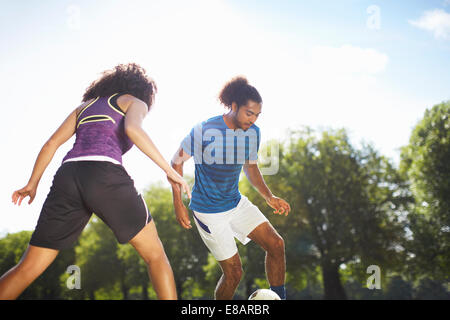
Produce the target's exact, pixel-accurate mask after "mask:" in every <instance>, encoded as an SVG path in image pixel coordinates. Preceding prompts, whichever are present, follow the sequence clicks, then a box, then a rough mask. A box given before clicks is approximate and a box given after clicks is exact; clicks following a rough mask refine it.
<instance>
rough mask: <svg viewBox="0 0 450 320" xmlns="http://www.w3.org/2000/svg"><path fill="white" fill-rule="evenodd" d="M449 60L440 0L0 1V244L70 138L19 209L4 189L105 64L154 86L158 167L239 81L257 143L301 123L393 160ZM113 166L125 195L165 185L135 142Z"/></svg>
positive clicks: (26, 213)
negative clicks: (338, 133) (139, 72)
mask: <svg viewBox="0 0 450 320" xmlns="http://www.w3.org/2000/svg"><path fill="white" fill-rule="evenodd" d="M449 58H450V0H426V1H425V0H424V1H416V0H408V1H406V0H405V1H392V0H390V1H376V0H373V1H364V0H341V1H335V0H322V1H312V0H311V1H284V0H281V1H269V0H262V1H261V0H258V1H256V0H251V1H238V0H231V1H225V0H192V1H181V0H180V1H162V0H161V1H159V0H158V1H138V0H131V1H125V0H120V1H117V0H116V1H114V0H98V1H77V0H72V1H56V0H55V1H52V0H47V1H37V0H26V1H25V0H24V1H0V61H1V63H0V73H1V75H2V77H0V93H1V97H2V102H3V103H2V105H3V110H4V111H3V122H2V125H1V126H0V134H1V135H2V136H3V139H1V142H0V143H1V150H2V157H1V160H0V161H1V165H0V173H1V177H2V182H1V185H0V236H2V235H5V234H6V233H8V232H10V233H11V232H17V231H21V230H33V229H34V227H35V225H36V223H37V220H38V218H39V213H40V210H41V208H42V204H43V202H44V200H45V198H46V195H47V193H48V191H49V189H50V186H51V182H52V179H53V175H54V174H55V172H56V170H57V169H58V167H59V165H60V164H61V160H62V158H63V157H64V156H65V154H66V153H67V152H68V151H69V150H70V148H71V147H72V145H73V142H74V138H72V139H70V140H69V141H68V142H67V143H66V144H64V145H63V146H61V147H60V149H59V150H58V151H57V153H56V154H55V156H54V158H53V160H52V162H51V163H50V164H49V166H48V167H47V170H46V171H45V172H44V175H43V177H42V179H41V182H40V185H39V187H38V193H37V196H36V198H35V200H34V202H33V203H32V204H31V205H28V203H27V202H26V201H24V202H22V205H21V206H20V207H18V206H14V205H13V203H12V201H11V195H12V193H13V191H14V190H17V189H20V188H22V187H24V186H25V185H26V183H27V181H28V179H29V177H30V174H31V172H32V169H33V165H34V162H35V160H36V157H37V155H38V153H39V151H40V149H41V147H42V145H43V144H44V143H45V141H47V139H48V138H49V137H50V136H51V134H52V133H53V132H54V131H55V130H56V129H57V128H58V126H59V125H60V124H61V122H62V121H63V120H64V119H65V118H66V117H67V116H68V115H69V114H70V113H71V112H72V111H73V109H74V108H75V107H77V106H78V105H79V104H80V103H81V97H82V95H83V93H84V91H85V89H86V88H87V87H88V86H89V84H90V83H91V82H92V81H93V80H95V79H97V78H98V77H99V76H100V74H101V72H102V71H104V70H107V69H111V68H113V67H114V66H115V65H117V64H119V63H128V62H136V63H138V64H140V65H141V66H143V67H144V68H145V69H146V70H147V73H148V74H149V75H150V76H151V77H152V78H154V79H155V81H156V83H157V85H158V94H157V96H156V102H155V105H154V107H153V108H152V110H151V112H150V113H149V114H148V115H147V117H146V118H145V120H144V129H145V130H146V132H147V133H148V134H149V136H150V137H151V138H152V140H153V141H154V142H155V144H156V145H157V146H158V148H159V150H160V151H161V153H162V154H163V156H164V157H165V158H166V159H167V160H170V159H171V158H172V156H173V153H174V152H175V151H176V149H177V147H178V146H179V143H180V142H181V140H182V139H183V137H184V136H185V135H187V134H188V133H189V131H190V129H191V128H192V127H193V126H194V125H195V124H196V123H198V122H200V121H203V120H206V119H208V118H210V117H212V116H215V115H219V114H222V113H224V112H225V111H226V110H225V109H224V108H223V107H222V106H221V105H220V104H219V102H218V100H217V95H218V92H219V91H220V89H221V87H222V86H223V85H224V84H225V83H226V82H227V81H228V80H229V79H231V78H232V77H234V76H236V75H244V76H246V77H247V79H248V80H249V82H250V83H251V84H252V85H254V86H255V87H256V88H257V89H258V91H259V92H260V94H261V96H262V98H263V109H262V114H261V116H260V118H259V119H258V121H257V123H256V124H257V125H258V126H259V127H260V128H261V135H262V142H263V143H264V141H267V140H269V139H277V140H279V141H283V140H285V139H287V138H288V137H289V136H288V129H299V128H301V127H302V126H310V127H312V128H314V129H317V130H321V129H339V128H346V129H347V131H348V133H349V136H350V138H351V141H352V143H353V144H354V145H355V146H356V147H358V146H359V145H360V144H361V143H362V142H365V143H371V144H373V145H374V147H375V148H376V149H377V150H378V151H379V152H380V153H381V154H383V155H385V156H386V157H389V158H390V159H391V160H392V162H393V163H394V164H398V162H399V160H400V152H399V148H400V147H401V146H404V145H406V144H407V143H408V141H409V136H410V134H411V130H412V129H413V127H414V126H415V124H416V123H417V122H418V121H419V120H420V119H421V118H422V117H423V114H424V112H425V110H426V109H427V108H431V107H432V106H433V105H435V104H438V103H441V102H442V101H446V100H449V99H450V90H449V84H450V72H448V70H450V59H449ZM123 164H124V167H125V168H126V170H127V171H128V173H129V174H130V175H131V177H132V178H133V180H134V182H135V186H136V188H137V189H138V190H139V191H144V190H145V188H146V187H148V186H149V184H151V183H155V182H158V181H162V183H163V184H166V182H165V175H164V173H163V172H162V171H161V170H160V169H159V168H158V167H156V165H155V164H153V163H152V161H151V160H150V159H148V158H146V156H145V155H144V154H142V153H141V152H140V151H139V150H138V149H137V148H136V147H133V149H131V150H130V151H129V152H128V153H127V154H125V155H124V158H123ZM193 169H194V165H193V162H192V161H190V162H188V163H187V164H186V169H185V172H187V173H188V174H192V173H193ZM152 214H153V215H155V217H157V213H152Z"/></svg>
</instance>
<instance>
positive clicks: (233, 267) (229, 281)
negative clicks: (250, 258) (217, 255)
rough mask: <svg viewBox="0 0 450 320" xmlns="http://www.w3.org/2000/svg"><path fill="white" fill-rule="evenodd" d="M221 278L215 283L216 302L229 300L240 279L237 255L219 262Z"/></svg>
mask: <svg viewBox="0 0 450 320" xmlns="http://www.w3.org/2000/svg"><path fill="white" fill-rule="evenodd" d="M219 264H220V267H221V268H222V272H223V274H222V277H220V280H219V282H218V283H217V287H216V291H215V292H214V298H215V299H216V300H231V299H233V296H234V292H235V291H236V288H237V287H238V285H239V282H240V281H241V278H242V273H243V272H242V264H241V259H240V257H239V253H236V254H235V255H234V256H232V257H231V258H229V259H226V260H222V261H219Z"/></svg>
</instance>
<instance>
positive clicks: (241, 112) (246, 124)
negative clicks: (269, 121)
mask: <svg viewBox="0 0 450 320" xmlns="http://www.w3.org/2000/svg"><path fill="white" fill-rule="evenodd" d="M261 108H262V106H261V103H257V102H255V101H253V100H248V102H247V104H246V105H244V106H241V107H240V108H239V109H238V110H237V112H235V117H234V122H235V125H236V126H237V127H238V128H240V129H242V130H244V131H245V130H248V128H250V127H251V125H252V124H254V123H255V122H256V120H257V119H258V117H259V115H260V114H261Z"/></svg>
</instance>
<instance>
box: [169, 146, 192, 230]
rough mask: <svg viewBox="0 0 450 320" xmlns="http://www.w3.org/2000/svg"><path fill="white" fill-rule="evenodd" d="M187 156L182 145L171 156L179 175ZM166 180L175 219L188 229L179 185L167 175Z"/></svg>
mask: <svg viewBox="0 0 450 320" xmlns="http://www.w3.org/2000/svg"><path fill="white" fill-rule="evenodd" d="M189 158H191V156H190V155H189V154H187V153H186V152H185V151H184V150H183V148H182V147H180V148H179V149H178V150H177V152H176V153H175V155H174V156H173V158H172V161H171V162H170V164H171V165H172V168H173V169H174V170H175V171H176V172H177V173H178V174H179V175H180V176H183V165H184V162H186V161H187V160H188V159H189ZM168 180H169V182H170V184H171V185H172V195H173V205H174V207H175V214H176V218H177V221H178V223H179V224H180V225H181V226H182V227H183V228H185V229H190V228H192V225H191V220H190V219H189V213H188V210H187V208H186V207H185V205H184V203H183V199H182V196H181V189H180V186H179V185H178V184H176V183H174V182H173V180H172V179H170V178H169V177H168Z"/></svg>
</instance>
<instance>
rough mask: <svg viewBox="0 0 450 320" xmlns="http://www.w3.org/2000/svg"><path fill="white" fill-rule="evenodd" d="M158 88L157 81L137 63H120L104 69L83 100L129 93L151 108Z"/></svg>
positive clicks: (87, 90)
mask: <svg viewBox="0 0 450 320" xmlns="http://www.w3.org/2000/svg"><path fill="white" fill-rule="evenodd" d="M157 90H158V89H157V87H156V83H155V81H154V80H153V79H152V78H150V77H148V76H147V75H146V73H145V69H144V68H142V67H141V66H139V65H138V64H136V63H128V64H119V65H118V66H116V67H114V68H113V69H112V70H106V71H104V72H103V73H102V76H101V77H100V78H99V79H97V80H95V81H94V82H92V83H91V85H90V86H89V87H88V88H87V89H86V92H85V93H84V95H83V102H86V101H88V100H90V99H93V98H96V97H107V96H110V95H112V94H114V93H123V94H125V93H127V94H130V95H132V96H134V97H136V98H138V99H141V100H142V101H144V102H145V103H147V105H148V108H149V109H150V107H151V106H152V104H153V102H154V98H155V94H156V92H157Z"/></svg>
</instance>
